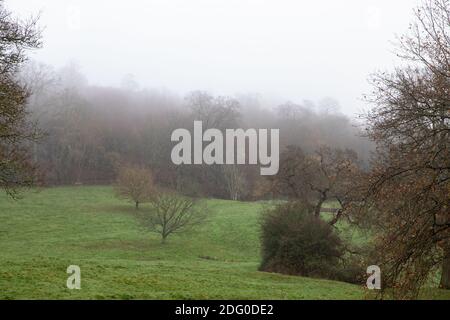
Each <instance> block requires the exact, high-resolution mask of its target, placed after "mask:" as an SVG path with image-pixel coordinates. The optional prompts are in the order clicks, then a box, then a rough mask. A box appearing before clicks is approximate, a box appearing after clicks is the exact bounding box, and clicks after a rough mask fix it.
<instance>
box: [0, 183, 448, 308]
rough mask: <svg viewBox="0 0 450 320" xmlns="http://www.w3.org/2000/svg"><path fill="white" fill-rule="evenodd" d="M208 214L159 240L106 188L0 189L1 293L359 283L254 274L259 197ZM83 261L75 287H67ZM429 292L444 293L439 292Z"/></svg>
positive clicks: (126, 293)
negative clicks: (16, 193)
mask: <svg viewBox="0 0 450 320" xmlns="http://www.w3.org/2000/svg"><path fill="white" fill-rule="evenodd" d="M208 204H209V207H210V208H211V217H210V219H209V221H208V222H207V223H206V224H205V225H203V226H201V227H199V228H197V229H196V230H195V231H192V232H190V233H185V234H179V235H173V236H172V237H170V238H169V239H168V243H167V244H164V245H163V244H160V241H159V238H158V237H157V235H154V234H149V233H147V232H146V231H145V230H143V229H141V228H140V227H139V225H138V224H137V223H136V220H135V219H134V217H133V211H134V209H133V207H132V205H131V204H127V203H124V202H123V201H119V200H116V199H114V197H113V195H112V190H111V188H109V187H64V188H51V189H45V190H42V191H41V192H38V193H36V192H33V193H27V194H26V195H25V197H24V198H23V199H22V200H20V201H18V202H14V201H12V200H9V199H7V198H6V197H5V196H3V195H2V196H0V299H5V298H13V299H21V298H22V299H37V298H43V299H56V298H68V299H72V298H73V299H78V298H82V299H90V298H117V299H174V298H175V299H180V298H181V299H185V298H187V299H330V298H337V299H352V298H363V297H364V291H363V290H362V289H361V288H359V287H358V286H354V285H350V284H346V283H340V282H333V281H327V280H319V279H309V278H302V277H290V276H283V275H278V274H269V273H263V272H258V271H257V267H258V261H259V241H258V225H257V219H258V212H259V209H260V207H261V205H260V204H258V203H243V202H231V201H222V200H209V201H208ZM71 264H75V265H79V266H80V267H81V276H82V283H81V286H82V289H81V290H68V289H67V288H66V286H65V283H66V279H67V276H68V275H67V274H66V268H67V266H69V265H71ZM431 294H432V295H433V296H436V295H439V296H436V297H440V298H445V297H447V298H450V294H449V293H448V292H445V291H438V290H433V291H432V293H431Z"/></svg>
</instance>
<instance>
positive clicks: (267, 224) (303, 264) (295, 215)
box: [260, 202, 344, 279]
mask: <svg viewBox="0 0 450 320" xmlns="http://www.w3.org/2000/svg"><path fill="white" fill-rule="evenodd" d="M261 238H262V263H261V266H260V270H262V271H268V272H278V273H284V274H291V275H302V276H309V277H325V278H330V279H331V278H335V276H336V266H338V265H339V260H340V258H341V257H342V256H343V254H344V248H343V245H342V242H341V240H340V238H339V237H338V235H337V234H336V233H335V231H334V229H333V227H332V226H330V225H329V224H328V223H327V222H325V221H323V220H322V219H320V218H318V217H315V216H314V215H313V214H312V213H311V212H310V211H308V210H307V209H306V208H305V207H304V206H303V205H301V204H299V203H292V202H290V203H286V204H281V205H278V206H276V207H275V208H273V209H269V210H266V211H265V212H264V213H263V217H262V234H261Z"/></svg>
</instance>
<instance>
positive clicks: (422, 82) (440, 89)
mask: <svg viewBox="0 0 450 320" xmlns="http://www.w3.org/2000/svg"><path fill="white" fill-rule="evenodd" d="M415 18H416V19H415V22H414V23H413V24H411V27H410V32H409V33H408V34H406V35H404V36H402V37H401V38H400V39H399V50H398V56H399V57H401V58H402V59H403V61H404V64H403V65H402V66H401V67H399V68H397V69H396V70H395V71H394V72H392V73H379V74H376V75H374V77H373V78H372V80H373V86H374V92H373V94H372V95H371V96H369V97H368V100H369V101H370V102H372V103H373V104H374V106H375V107H374V108H373V110H372V112H370V113H369V114H368V116H367V119H368V122H369V136H370V138H372V139H373V140H374V141H375V142H376V143H377V150H378V156H377V159H376V161H375V162H374V165H373V170H372V174H371V176H370V178H369V179H367V180H366V182H367V184H366V188H367V190H366V198H365V201H364V207H363V209H365V210H363V212H367V214H366V216H368V215H370V216H372V217H373V218H371V219H372V221H373V222H374V226H373V227H374V228H376V230H377V231H378V233H377V235H378V241H377V244H378V249H379V250H380V251H381V252H383V255H382V256H381V257H379V259H380V261H379V262H378V263H380V264H383V265H384V276H385V279H386V281H387V283H390V284H391V285H392V287H393V288H395V295H396V296H397V297H401V298H404V297H407V298H414V297H417V294H418V292H419V289H420V287H421V286H422V285H423V284H424V283H426V281H427V279H428V276H429V274H430V272H432V271H433V270H435V269H436V268H437V267H439V266H442V278H441V287H443V288H447V289H448V288H450V207H449V190H450V156H449V155H450V90H449V88H450V2H449V1H448V0H430V1H424V2H423V5H422V6H421V7H419V8H418V9H417V10H416V11H415Z"/></svg>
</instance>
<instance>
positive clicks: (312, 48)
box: [5, 0, 417, 115]
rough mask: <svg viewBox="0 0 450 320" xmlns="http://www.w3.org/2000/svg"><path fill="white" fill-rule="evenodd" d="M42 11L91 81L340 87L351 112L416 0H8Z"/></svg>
mask: <svg viewBox="0 0 450 320" xmlns="http://www.w3.org/2000/svg"><path fill="white" fill-rule="evenodd" d="M5 3H6V5H7V7H8V8H9V9H10V10H11V11H14V12H15V13H16V14H18V15H20V16H23V17H25V16H27V15H30V14H32V13H36V12H38V11H39V10H40V11H41V25H43V26H45V31H44V48H43V49H41V50H39V51H38V52H36V53H34V54H33V58H34V59H36V60H38V61H41V62H44V63H47V64H51V65H53V66H55V67H56V68H58V67H61V66H63V65H65V64H67V63H68V62H69V61H76V62H77V63H78V64H79V65H80V66H81V67H82V68H81V70H82V72H83V73H84V74H86V75H87V77H88V79H89V82H90V83H93V84H102V85H115V86H117V85H120V83H121V81H122V79H123V77H124V76H125V75H126V74H133V75H134V77H135V79H136V81H137V82H138V83H140V85H141V86H143V87H153V88H167V89H169V90H172V91H175V92H177V93H179V94H184V93H186V92H188V91H191V90H196V89H202V90H209V91H211V92H212V93H214V94H235V93H256V92H258V93H261V94H263V95H264V96H271V97H282V98H283V99H285V100H292V101H295V102H301V101H302V100H304V99H309V100H313V101H319V100H320V99H322V98H324V97H328V96H329V97H333V98H335V99H337V100H338V101H339V103H340V105H341V108H342V109H341V110H342V111H343V112H345V113H347V114H349V115H352V114H353V113H355V112H358V111H361V110H362V108H364V107H365V105H364V103H363V102H362V101H361V96H362V94H363V93H367V92H368V91H369V90H370V87H369V86H368V84H367V77H368V75H369V74H370V73H371V72H373V71H376V70H378V69H387V68H390V67H392V65H393V63H394V61H395V57H394V55H393V54H392V52H391V51H392V45H391V44H390V41H393V40H395V34H401V33H403V32H405V31H406V30H407V28H408V23H409V22H410V21H411V19H412V9H413V8H414V6H415V5H416V4H417V1H415V0H395V1H393V0H378V1H364V0H359V1H358V0H345V1H344V0H341V1H336V0H321V1H311V0H310V1H299V0H296V1H294V0H289V1H287V0H286V1H285V0H128V1H111V0H109V1H107V0H77V1H62V0H6V1H5Z"/></svg>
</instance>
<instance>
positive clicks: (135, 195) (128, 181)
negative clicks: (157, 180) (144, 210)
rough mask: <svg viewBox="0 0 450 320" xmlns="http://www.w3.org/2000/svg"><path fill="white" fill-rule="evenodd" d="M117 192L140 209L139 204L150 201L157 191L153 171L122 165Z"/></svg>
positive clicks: (116, 187)
mask: <svg viewBox="0 0 450 320" xmlns="http://www.w3.org/2000/svg"><path fill="white" fill-rule="evenodd" d="M115 192H116V195H117V196H118V197H120V198H124V199H128V200H131V201H133V202H134V204H135V207H136V209H138V208H139V204H140V203H144V202H148V201H150V199H151V197H152V196H153V193H154V192H155V187H154V184H153V176H152V172H151V171H150V170H148V169H145V168H140V167H133V166H123V167H121V168H120V170H119V175H118V178H117V182H116V186H115Z"/></svg>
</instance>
